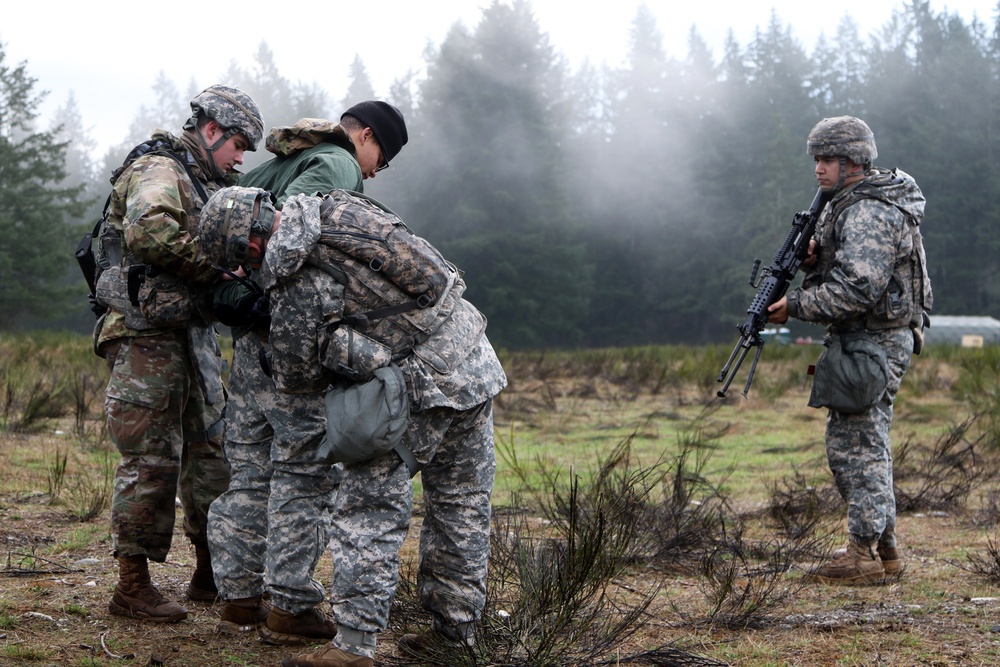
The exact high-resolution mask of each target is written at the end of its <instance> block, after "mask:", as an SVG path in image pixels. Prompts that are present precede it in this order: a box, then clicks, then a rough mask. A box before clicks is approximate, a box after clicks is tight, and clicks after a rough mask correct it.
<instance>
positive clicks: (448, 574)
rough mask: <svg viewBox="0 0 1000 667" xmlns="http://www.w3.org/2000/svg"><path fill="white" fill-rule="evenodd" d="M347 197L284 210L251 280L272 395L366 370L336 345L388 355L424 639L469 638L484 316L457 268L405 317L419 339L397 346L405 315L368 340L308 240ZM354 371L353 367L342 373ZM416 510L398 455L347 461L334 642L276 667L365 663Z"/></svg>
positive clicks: (501, 379)
mask: <svg viewBox="0 0 1000 667" xmlns="http://www.w3.org/2000/svg"><path fill="white" fill-rule="evenodd" d="M220 194H222V193H220ZM217 196H219V195H217ZM343 199H345V197H344V196H343V195H337V193H332V195H331V196H329V197H325V198H321V197H310V196H306V195H297V196H295V197H291V198H289V199H288V200H286V201H285V205H284V208H283V209H282V211H281V212H280V216H281V224H280V226H279V227H278V231H277V232H276V233H275V235H274V237H273V238H272V239H271V241H270V244H269V246H268V252H267V254H266V256H265V260H264V265H263V268H262V271H261V275H262V281H263V286H264V289H265V290H266V293H267V295H268V297H269V299H270V302H271V316H272V322H271V328H270V344H271V351H272V363H271V368H272V372H273V377H274V381H275V386H276V387H277V389H278V390H279V391H280V392H285V393H292V392H318V391H323V390H324V389H325V388H326V387H327V386H329V385H330V384H331V383H337V382H344V381H345V380H344V375H343V373H344V372H345V366H344V365H343V364H342V363H340V362H339V361H338V360H341V361H342V360H344V359H352V360H353V362H352V364H354V365H357V366H361V367H364V366H365V364H366V362H367V361H370V360H371V359H374V358H375V357H376V356H377V355H371V356H368V354H367V349H368V348H364V350H362V351H361V352H360V353H359V351H358V349H354V348H352V349H350V350H348V349H345V343H344V341H345V340H348V341H352V343H351V344H352V345H353V344H355V343H357V344H359V345H360V344H361V343H362V342H363V341H366V340H367V341H371V340H377V341H379V342H380V344H382V345H384V346H385V347H388V348H390V349H391V350H392V357H391V358H392V360H393V363H395V364H396V365H397V366H398V368H399V369H400V370H401V372H402V376H403V377H404V378H405V387H406V391H407V393H408V400H409V404H410V410H411V422H410V423H409V425H408V427H407V428H406V432H405V434H404V436H403V441H402V444H403V446H404V447H405V449H406V451H407V452H408V453H409V454H410V455H412V457H413V458H414V459H415V460H414V461H412V463H413V464H414V465H416V466H418V467H420V468H421V474H422V481H423V485H424V494H425V502H426V508H427V514H426V518H425V520H424V524H423V528H422V532H421V539H420V569H419V582H418V586H419V589H420V597H421V601H422V603H423V605H424V606H425V607H426V608H427V609H428V610H430V611H431V612H432V613H433V614H434V618H435V623H434V629H433V630H434V633H436V634H437V635H440V636H441V637H443V638H444V639H445V640H449V641H454V642H471V641H473V639H474V632H473V627H474V624H475V622H476V621H477V620H478V618H479V616H480V614H481V612H482V608H483V605H484V602H485V597H486V565H487V555H488V548H489V534H490V495H491V492H492V486H493V475H494V471H495V458H494V451H493V416H492V400H493V397H494V396H496V395H497V394H498V393H499V392H500V391H501V390H502V389H503V387H504V386H506V376H505V375H504V373H503V369H502V368H501V366H500V363H499V361H498V359H497V357H496V354H495V352H494V351H493V348H492V346H491V345H490V343H489V340H488V339H487V338H486V335H485V318H483V317H482V315H481V314H480V313H479V311H477V310H476V309H475V308H474V307H473V306H472V304H470V303H468V302H467V301H465V300H464V299H462V298H461V295H462V292H463V291H464V282H462V280H461V277H460V276H459V275H458V272H457V271H455V272H454V275H453V277H452V278H451V282H450V283H449V287H448V290H447V291H446V292H445V293H444V294H443V295H441V296H439V297H438V298H437V300H436V301H435V302H434V304H433V305H431V306H429V307H426V308H425V309H422V310H420V311H411V312H410V313H407V314H406V315H405V317H407V318H413V319H414V320H417V319H421V318H423V320H424V321H437V320H435V319H434V318H440V321H439V322H437V324H435V325H434V327H433V328H432V332H431V333H429V334H428V336H423V337H417V338H416V339H410V338H407V337H406V335H405V334H404V333H403V332H404V327H403V324H402V323H401V320H402V318H403V317H404V315H401V314H400V315H390V316H387V317H385V318H384V319H381V320H380V323H379V324H374V323H372V324H371V325H370V327H364V333H362V331H361V330H359V329H356V326H358V325H357V324H356V323H355V322H356V320H354V319H352V318H357V317H358V316H359V315H361V314H362V313H361V312H358V311H359V309H360V310H362V311H363V312H368V310H366V309H364V308H363V307H362V306H361V304H362V303H364V302H365V298H366V297H365V296H363V295H361V294H360V293H359V292H357V291H356V289H357V283H355V282H354V281H353V280H347V279H344V278H343V277H340V278H338V276H337V268H336V266H333V265H332V264H330V263H329V262H324V261H323V259H322V258H323V257H324V256H323V255H322V253H320V251H319V247H320V246H319V245H318V243H317V239H320V237H321V234H322V233H323V231H324V230H325V229H327V228H328V225H329V224H331V223H330V219H331V218H330V215H331V211H333V210H335V209H336V207H335V206H325V203H326V202H329V201H335V202H339V201H343ZM347 199H349V197H348V198H347ZM213 219H214V218H213ZM357 219H358V220H363V218H361V217H359V218H357ZM204 224H206V225H208V224H215V225H217V226H218V227H219V228H220V229H221V221H218V222H215V223H211V222H210V221H209V218H208V217H207V216H206V218H205V220H204ZM359 224H360V223H359ZM435 252H436V251H435ZM317 253H320V254H319V259H317ZM340 259H341V260H343V257H341V258H340ZM334 263H335V264H336V262H334ZM341 265H342V268H341V270H342V271H346V273H347V274H350V273H351V271H352V270H354V269H351V268H350V264H349V263H347V264H344V263H343V262H341ZM452 269H454V267H452ZM373 273H378V272H377V271H375V272H373ZM385 280H386V282H388V279H385ZM414 313H415V314H414ZM362 319H363V318H362ZM348 322H351V324H348ZM365 333H367V334H368V336H367V337H366V336H365V335H364V334H365ZM375 347H378V346H377V345H376V346H375ZM381 363H386V362H385V361H383V362H381ZM372 366H374V364H372ZM362 372H363V371H358V370H356V369H354V366H353V365H352V370H351V373H362ZM364 372H367V373H368V374H370V373H372V372H373V368H372V367H368V368H365V370H364ZM412 501H413V498H412V484H411V471H410V468H409V467H408V464H407V463H404V457H403V454H397V453H396V452H391V453H389V454H385V455H381V456H378V457H376V458H374V459H371V460H367V461H362V462H357V463H348V464H345V470H344V478H343V481H342V484H341V487H340V492H339V494H338V497H337V504H336V508H335V511H334V518H333V527H332V531H331V535H332V537H331V549H332V551H333V559H334V574H333V583H332V586H331V599H332V600H333V608H334V612H335V616H336V618H337V622H338V632H337V636H336V638H335V639H334V640H333V641H332V642H331V644H329V645H327V646H326V647H324V648H323V649H321V650H319V651H318V652H316V653H313V654H309V655H304V656H299V657H295V658H288V659H286V660H285V661H284V662H283V663H282V664H283V665H287V666H291V667H296V666H298V667H301V666H320V667H337V666H346V665H357V666H359V667H363V666H364V665H369V666H370V665H373V664H374V661H373V658H374V654H375V642H376V635H377V633H379V632H381V631H382V630H384V629H385V628H386V626H387V624H388V613H389V606H390V603H391V601H392V598H393V595H394V593H395V587H396V583H397V579H398V567H399V548H400V546H401V545H402V542H403V540H404V538H405V537H406V533H407V530H408V528H409V522H410V516H411V511H412ZM414 643H416V644H419V638H414Z"/></svg>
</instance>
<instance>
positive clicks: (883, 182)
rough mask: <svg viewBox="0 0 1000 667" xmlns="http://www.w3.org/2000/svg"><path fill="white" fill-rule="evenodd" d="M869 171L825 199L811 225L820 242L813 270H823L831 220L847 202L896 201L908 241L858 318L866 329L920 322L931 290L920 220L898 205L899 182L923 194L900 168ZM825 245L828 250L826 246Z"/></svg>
mask: <svg viewBox="0 0 1000 667" xmlns="http://www.w3.org/2000/svg"><path fill="white" fill-rule="evenodd" d="M874 171H875V173H874V174H872V175H869V176H868V177H867V178H866V179H865V180H864V181H861V182H860V183H859V184H858V185H856V186H855V187H854V188H852V189H850V190H849V191H848V192H846V193H845V194H844V195H842V196H840V197H837V198H835V199H833V200H832V201H831V202H830V204H829V205H828V210H827V211H826V214H825V215H824V221H823V225H822V227H821V228H820V229H819V230H817V237H818V240H819V244H820V246H821V247H822V252H821V254H820V262H819V265H818V266H817V272H818V273H820V274H821V275H824V276H825V275H827V274H828V271H829V270H830V268H831V265H832V263H833V259H834V257H835V256H836V252H837V250H838V248H837V245H836V225H837V221H838V220H839V219H840V216H841V215H843V213H844V212H845V211H846V210H847V209H848V208H849V207H851V206H853V205H854V204H856V203H858V202H859V201H861V200H863V199H874V200H877V201H880V202H883V203H885V204H888V205H890V206H894V207H896V208H897V209H898V210H899V211H900V212H901V213H903V214H904V216H905V218H906V230H907V232H908V234H906V235H905V236H904V240H903V244H904V246H906V245H908V246H909V248H908V250H909V251H908V252H906V253H905V254H901V256H897V257H896V262H895V265H894V266H893V271H892V277H891V278H890V279H889V283H888V286H887V287H886V290H885V292H884V293H883V294H882V296H881V297H880V298H879V299H878V301H876V303H875V304H874V305H873V306H872V308H871V309H870V310H869V311H868V312H867V313H866V314H865V316H864V321H863V323H859V324H862V326H863V327H864V328H865V329H868V330H880V329H892V328H896V327H903V326H909V327H910V328H913V329H917V328H921V327H922V326H923V322H924V317H925V313H926V312H928V311H930V310H931V307H932V306H933V305H934V295H933V292H932V291H931V282H930V277H929V276H928V274H927V259H926V254H925V253H924V244H923V237H922V235H921V233H920V220H918V219H915V218H914V217H913V215H912V213H911V212H910V211H907V210H906V209H905V208H904V207H902V206H901V205H900V203H899V199H898V197H899V194H900V190H899V188H900V187H902V192H903V193H904V194H908V195H911V196H914V197H919V198H920V199H923V195H922V194H921V193H920V190H919V188H918V186H917V184H916V181H914V180H913V178H912V177H911V176H910V175H909V174H906V173H905V172H903V171H901V170H898V169H893V170H888V169H880V168H876V169H875V170H874ZM828 249H830V250H832V251H833V252H827V250H828ZM903 249H904V250H906V248H905V247H904V248H903Z"/></svg>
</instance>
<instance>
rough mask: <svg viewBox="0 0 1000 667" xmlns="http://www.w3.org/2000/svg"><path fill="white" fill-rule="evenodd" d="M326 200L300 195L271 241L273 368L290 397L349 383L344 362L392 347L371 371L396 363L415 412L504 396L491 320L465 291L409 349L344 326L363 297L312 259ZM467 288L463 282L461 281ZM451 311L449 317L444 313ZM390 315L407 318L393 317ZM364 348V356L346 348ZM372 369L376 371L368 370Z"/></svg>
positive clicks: (267, 264)
mask: <svg viewBox="0 0 1000 667" xmlns="http://www.w3.org/2000/svg"><path fill="white" fill-rule="evenodd" d="M321 203H322V199H321V198H320V197H310V196H306V195H296V196H295V197H291V198H289V199H288V200H287V201H286V202H285V206H284V208H283V209H282V213H281V224H280V226H279V227H278V231H277V232H275V235H274V236H273V237H272V238H271V241H270V243H269V244H268V247H267V252H266V254H265V257H264V264H263V267H262V269H261V279H262V284H263V287H264V289H265V291H266V292H267V294H268V297H269V298H270V300H271V330H270V342H271V349H272V360H271V361H272V371H273V377H274V381H275V384H276V385H277V387H278V389H279V390H281V391H284V392H286V393H302V392H315V391H322V390H323V389H324V388H325V387H326V386H327V385H328V384H330V383H331V382H333V381H336V380H338V379H340V380H342V379H344V377H345V376H344V374H343V368H342V366H341V361H343V360H345V359H347V358H349V357H351V356H352V355H366V354H368V350H371V349H380V346H384V347H385V348H387V349H388V351H387V352H386V354H385V356H379V355H378V354H377V353H376V354H374V355H373V356H372V357H371V358H367V359H366V360H365V361H368V362H370V363H371V365H372V366H378V365H384V364H387V363H397V364H398V365H399V366H400V368H401V369H402V370H403V373H404V375H405V376H406V380H407V387H408V388H409V389H410V400H411V406H412V409H413V410H414V411H420V410H426V409H428V408H432V407H450V408H454V409H457V410H464V409H468V408H471V407H473V406H475V405H479V404H480V403H482V402H483V401H485V400H487V399H489V398H492V397H493V396H495V395H497V394H498V393H500V391H501V390H502V389H503V388H504V387H505V386H506V384H507V378H506V375H505V374H504V372H503V368H502V366H501V365H500V362H499V360H498V359H497V356H496V353H495V351H494V350H493V347H492V345H490V342H489V340H488V339H487V338H486V335H485V325H486V323H485V318H482V316H481V314H479V311H478V310H476V309H475V307H474V306H472V304H470V303H468V302H467V301H466V300H465V299H463V298H461V288H459V289H457V290H453V293H450V299H449V296H448V295H446V296H444V297H442V298H441V299H440V300H439V304H435V305H436V306H437V305H440V306H441V307H442V308H441V310H440V311H438V312H437V313H435V311H434V307H431V308H428V309H427V311H428V312H427V317H428V318H433V317H434V316H435V314H438V315H440V323H439V324H437V325H435V328H434V330H433V331H432V332H431V333H429V335H428V336H426V337H424V338H422V339H421V340H419V341H417V342H416V344H415V345H413V346H412V347H410V348H408V349H405V350H393V349H392V341H379V340H375V341H374V342H375V343H376V345H375V346H374V347H366V345H369V344H370V343H371V342H372V340H373V339H372V338H369V337H367V336H365V334H364V333H363V332H359V331H356V330H355V329H354V328H353V327H350V326H348V325H346V324H345V323H343V321H342V320H343V318H344V317H346V316H352V315H357V314H358V313H355V312H352V310H354V309H355V308H356V304H357V303H358V301H359V300H357V299H356V298H354V297H352V295H351V294H349V293H346V292H345V290H349V289H351V286H352V285H353V284H354V283H353V282H349V283H348V285H347V286H346V287H345V285H344V284H343V282H341V281H340V280H338V279H337V278H336V277H335V276H334V275H331V272H329V271H327V270H324V268H322V267H321V266H319V265H317V264H315V263H313V262H311V261H309V260H310V257H311V256H312V255H313V252H314V250H315V249H316V245H317V243H318V241H319V238H320V233H321V231H322V221H321V214H320V205H321ZM463 285H464V284H463ZM447 308H450V310H449V311H447V312H444V309H447ZM392 317H401V316H400V315H394V316H392ZM356 343H357V344H358V349H359V350H361V351H360V352H358V351H357V350H354V349H347V348H348V347H352V348H353V346H354V345H355V344H356ZM369 370H371V367H369Z"/></svg>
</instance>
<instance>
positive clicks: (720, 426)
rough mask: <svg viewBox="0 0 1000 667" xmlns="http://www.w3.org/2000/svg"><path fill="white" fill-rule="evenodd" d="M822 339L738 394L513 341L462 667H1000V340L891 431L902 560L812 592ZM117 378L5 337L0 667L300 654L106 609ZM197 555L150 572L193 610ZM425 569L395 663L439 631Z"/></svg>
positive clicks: (899, 410)
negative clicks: (865, 580) (414, 630)
mask: <svg viewBox="0 0 1000 667" xmlns="http://www.w3.org/2000/svg"><path fill="white" fill-rule="evenodd" d="M819 349H820V348H818V347H807V346H789V347H778V346H774V347H771V346H769V347H768V348H767V349H765V351H764V355H763V359H762V362H761V365H760V367H759V369H758V372H757V378H756V380H755V381H754V385H753V387H752V388H751V391H750V394H749V397H748V398H744V397H743V396H741V395H740V390H741V388H742V381H743V379H742V377H741V378H738V379H737V381H736V383H734V384H735V385H736V386H735V387H734V388H733V390H732V391H731V392H730V394H731V395H730V396H729V397H728V398H726V399H718V398H717V397H716V396H715V390H716V382H715V377H716V375H717V374H718V372H719V369H720V368H721V366H722V364H723V362H724V361H725V358H726V356H727V355H728V353H729V347H728V346H725V347H724V348H723V347H713V346H706V347H701V348H682V347H656V348H635V349H617V350H598V351H582V352H574V353H561V352H546V353H540V352H530V353H516V354H513V353H504V354H502V357H503V361H504V366H505V368H506V369H507V371H508V376H509V379H510V386H509V388H508V389H507V390H506V391H505V392H504V393H503V394H502V395H501V396H500V397H499V398H498V400H497V402H496V429H497V449H498V460H499V466H498V475H497V483H496V491H495V496H494V506H495V508H496V516H497V521H496V528H495V544H494V554H493V557H492V560H491V582H490V600H489V603H488V608H487V610H486V614H485V616H484V618H485V621H484V627H483V628H482V635H481V636H482V638H483V646H482V647H479V650H477V651H475V652H471V653H470V654H468V655H463V656H457V657H454V658H453V659H452V658H449V660H448V662H447V664H480V665H490V664H493V665H501V664H503V665H507V664H509V665H583V664H658V665H717V664H731V665H748V666H758V665H760V666H764V665H774V666H784V665H959V664H960V665H993V664H1000V589H998V586H1000V554H998V548H997V546H996V544H995V540H996V533H995V530H996V524H997V520H998V517H1000V501H998V498H1000V494H998V493H997V484H998V479H1000V477H998V475H997V473H998V471H1000V462H998V461H1000V457H998V456H997V452H998V449H997V448H998V444H1000V437H998V433H1000V428H998V424H997V419H1000V352H998V351H996V350H992V349H986V350H956V349H944V348H942V349H932V350H930V351H929V353H927V354H925V355H924V356H922V357H919V358H916V359H915V362H914V366H913V368H912V369H911V371H910V373H909V374H908V375H907V377H906V379H905V381H904V386H903V389H902V391H901V392H900V396H899V398H898V401H897V405H896V419H895V424H894V430H893V439H894V448H895V449H894V452H895V460H896V472H897V480H896V481H897V487H898V498H899V502H900V510H901V512H900V519H899V537H900V545H901V550H902V555H903V557H904V558H905V559H906V568H905V571H904V573H903V575H902V576H901V577H898V578H895V579H893V580H891V581H885V582H883V583H882V585H879V586H870V587H847V588H842V587H824V586H806V585H804V584H803V583H802V581H801V578H802V571H803V569H804V568H805V567H807V566H808V565H809V564H810V563H811V562H814V561H816V560H818V559H819V558H821V557H823V556H824V555H826V554H828V553H829V552H830V551H831V550H832V549H835V548H837V547H838V546H842V543H843V524H844V508H843V506H842V504H841V503H840V500H839V497H837V495H836V492H835V491H834V490H833V488H832V484H831V480H830V476H829V472H828V470H827V468H826V461H825V453H824V446H823V428H824V421H825V414H824V412H823V411H818V410H814V409H811V408H808V407H807V406H806V400H807V398H808V392H809V382H810V379H809V377H808V376H807V374H806V368H807V366H808V364H809V363H812V362H813V361H814V360H815V357H816V356H817V355H818V352H819ZM105 380H106V370H105V369H104V367H103V365H102V362H101V360H99V359H97V358H96V357H95V356H93V354H92V352H91V351H90V349H89V341H87V340H84V339H82V338H76V337H68V336H59V335H40V336H35V337H30V336H18V337H10V336H5V337H0V381H2V382H0V391H3V392H4V396H3V399H2V402H0V405H2V408H0V467H2V470H3V473H2V475H0V548H2V554H3V556H4V567H3V569H2V570H0V665H7V664H10V665H22V664H23V665H39V666H46V667H47V666H49V665H129V664H131V665H147V664H149V665H161V664H162V665H172V666H176V667H182V666H183V667H187V666H194V665H261V666H273V665H278V664H279V663H280V661H281V659H282V658H283V657H285V656H287V655H290V654H291V653H292V652H294V650H290V649H287V648H280V647H270V646H266V645H264V644H261V643H260V642H259V641H258V640H257V638H256V637H255V636H252V635H251V636H238V637H231V636H225V635H220V634H218V633H217V632H216V625H217V622H218V614H219V609H220V604H219V603H215V604H204V603H197V602H190V601H184V603H185V605H186V606H187V607H188V610H189V612H190V617H189V619H188V620H187V621H184V622H182V623H179V624H173V625H168V626H155V625H150V624H145V625H144V624H138V623H133V622H130V621H129V620H128V619H123V618H119V617H115V616H111V615H110V614H109V613H108V611H107V601H108V599H109V597H110V591H111V589H112V588H113V586H114V584H115V581H116V578H117V570H116V566H115V564H114V560H113V559H112V557H111V554H110V548H109V536H108V522H109V518H108V514H109V511H108V501H109V499H110V489H111V476H112V474H113V470H114V466H115V465H116V463H117V454H116V453H115V452H114V449H113V447H112V446H111V445H110V444H109V442H108V439H107V436H106V433H105V431H104V429H103V426H102V420H101V415H100V412H101V408H102V405H103V385H104V382H105ZM418 482H419V479H418ZM417 491H418V494H419V483H418V484H417ZM418 506H419V504H418ZM419 514H420V513H419V510H418V514H417V517H416V521H415V526H414V531H413V532H412V534H411V539H410V540H408V543H407V545H406V556H407V558H408V559H412V557H413V554H414V551H415V540H414V539H413V538H414V537H415V535H416V529H417V527H418V526H419V520H420V516H419ZM193 563H194V552H193V549H192V548H191V547H190V545H188V544H187V543H186V540H185V539H184V538H183V535H182V534H181V532H180V530H179V529H178V531H177V532H176V534H175V541H174V548H173V550H172V552H171V554H170V557H169V559H168V561H167V563H165V564H163V565H153V566H152V568H151V569H152V573H153V577H154V579H155V580H156V581H157V583H158V584H159V585H160V587H161V589H162V590H163V591H164V592H165V594H167V595H169V596H173V597H175V598H177V599H181V598H183V591H184V587H185V584H186V582H187V579H188V578H189V577H190V573H191V571H192V569H193ZM329 568H330V563H329V559H328V558H324V561H323V562H322V563H321V565H320V569H319V572H318V576H320V577H321V578H323V579H325V578H327V577H328V575H329V571H330V570H329ZM412 580H413V577H412V568H411V567H409V566H408V567H407V568H406V571H405V572H404V578H403V582H402V585H401V587H400V593H399V595H398V599H397V603H396V605H395V607H394V612H393V625H392V627H391V628H390V631H389V632H387V633H386V635H385V636H384V637H383V638H382V641H381V643H380V649H379V650H380V652H379V662H380V664H383V663H384V664H402V663H404V662H405V661H403V660H402V659H401V658H400V656H398V655H397V654H396V651H395V644H394V641H393V639H394V637H395V636H397V634H398V633H399V632H403V631H405V630H406V629H408V628H410V627H411V626H413V625H414V624H419V623H420V622H421V621H422V620H423V619H422V618H421V616H420V614H419V612H418V610H417V609H416V603H415V601H414V594H413V582H412Z"/></svg>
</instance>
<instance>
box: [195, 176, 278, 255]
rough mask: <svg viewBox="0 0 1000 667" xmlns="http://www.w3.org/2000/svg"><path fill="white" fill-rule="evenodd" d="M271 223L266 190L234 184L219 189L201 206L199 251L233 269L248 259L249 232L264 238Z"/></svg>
mask: <svg viewBox="0 0 1000 667" xmlns="http://www.w3.org/2000/svg"><path fill="white" fill-rule="evenodd" d="M258 202H259V207H258ZM255 208H256V209H257V215H254V209H255ZM273 224H274V201H273V198H272V196H271V193H269V192H268V191H267V190H262V189H260V188H248V187H240V186H236V185H234V186H232V187H228V188H222V189H221V190H219V191H218V192H216V193H215V194H213V195H212V196H211V197H209V199H208V202H207V203H206V204H205V206H204V208H202V209H201V219H200V222H199V230H200V232H199V235H198V237H199V242H200V243H201V250H202V252H203V253H205V256H206V257H208V259H209V261H211V262H212V263H213V264H215V265H217V266H220V267H222V268H224V269H228V270H230V271H232V270H235V269H237V268H238V267H240V266H242V265H243V264H245V263H246V261H247V259H248V258H249V255H250V233H251V232H253V233H254V234H257V235H258V236H260V237H261V238H263V239H265V240H266V239H267V238H268V237H269V236H270V235H271V227H272V226H273Z"/></svg>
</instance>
